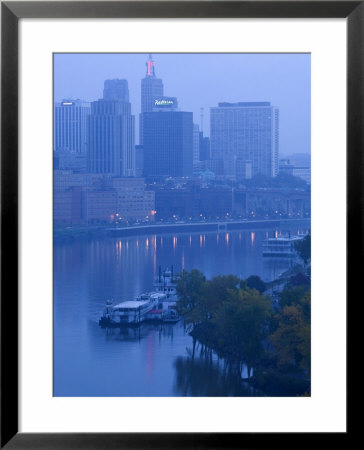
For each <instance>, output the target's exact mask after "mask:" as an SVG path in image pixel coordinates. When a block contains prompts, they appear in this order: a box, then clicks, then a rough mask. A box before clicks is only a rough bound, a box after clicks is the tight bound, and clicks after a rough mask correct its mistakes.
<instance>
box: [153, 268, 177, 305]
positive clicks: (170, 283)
mask: <svg viewBox="0 0 364 450" xmlns="http://www.w3.org/2000/svg"><path fill="white" fill-rule="evenodd" d="M153 287H154V289H155V291H156V292H160V293H163V294H165V295H166V297H167V302H173V301H174V302H176V301H177V280H176V278H175V277H174V276H173V266H172V268H171V269H168V268H167V269H166V270H164V271H163V272H162V270H161V267H160V266H159V274H158V276H156V277H154V283H153Z"/></svg>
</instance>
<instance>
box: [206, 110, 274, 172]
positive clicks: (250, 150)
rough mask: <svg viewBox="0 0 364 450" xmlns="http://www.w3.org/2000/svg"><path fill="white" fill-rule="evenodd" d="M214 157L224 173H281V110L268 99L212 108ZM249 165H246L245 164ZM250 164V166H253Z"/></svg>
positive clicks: (212, 153)
mask: <svg viewBox="0 0 364 450" xmlns="http://www.w3.org/2000/svg"><path fill="white" fill-rule="evenodd" d="M210 121H211V124H210V138H211V141H210V144H211V158H212V159H213V160H216V161H220V162H221V164H222V165H223V176H225V177H227V178H231V179H237V174H238V176H239V174H244V173H248V174H249V173H250V171H251V174H252V176H254V175H257V174H263V175H266V176H269V177H274V176H276V175H277V173H278V150H279V112H278V109H277V108H276V107H274V106H272V105H271V104H270V103H269V102H239V103H219V104H218V107H213V108H211V111H210ZM245 166H246V167H245ZM250 166H251V168H250Z"/></svg>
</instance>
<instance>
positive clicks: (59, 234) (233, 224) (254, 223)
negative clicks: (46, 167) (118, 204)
mask: <svg viewBox="0 0 364 450" xmlns="http://www.w3.org/2000/svg"><path fill="white" fill-rule="evenodd" d="M310 222H311V219H310V218H299V219H260V220H237V221H228V222H196V223H189V222H188V223H168V224H165V223H158V224H147V225H135V226H128V227H110V226H88V227H86V226H83V227H82V226H78V227H65V228H54V230H53V238H54V240H61V241H64V240H70V241H72V240H74V239H90V238H94V237H105V236H111V237H127V236H143V235H148V234H168V233H186V232H190V233H194V232H229V231H237V230H249V229H263V228H271V227H278V228H282V227H285V226H287V227H289V226H292V225H294V224H295V223H297V225H299V224H304V225H305V226H308V227H309V226H310Z"/></svg>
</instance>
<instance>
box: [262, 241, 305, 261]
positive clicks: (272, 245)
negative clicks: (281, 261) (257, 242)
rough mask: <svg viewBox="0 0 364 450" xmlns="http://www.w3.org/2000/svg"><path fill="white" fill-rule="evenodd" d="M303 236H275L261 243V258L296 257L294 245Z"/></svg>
mask: <svg viewBox="0 0 364 450" xmlns="http://www.w3.org/2000/svg"><path fill="white" fill-rule="evenodd" d="M304 237H305V236H277V237H274V238H267V239H265V240H264V241H263V256H270V257H286V258H292V257H295V256H296V255H297V251H296V249H295V243H296V242H297V241H300V240H302V239H304Z"/></svg>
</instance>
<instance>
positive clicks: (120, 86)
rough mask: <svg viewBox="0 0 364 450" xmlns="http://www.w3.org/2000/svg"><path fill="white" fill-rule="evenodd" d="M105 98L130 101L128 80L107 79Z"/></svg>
mask: <svg viewBox="0 0 364 450" xmlns="http://www.w3.org/2000/svg"><path fill="white" fill-rule="evenodd" d="M103 98H104V100H120V101H121V102H125V103H129V88H128V80H119V79H118V78H116V79H114V80H106V81H105V83H104V93H103Z"/></svg>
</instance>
